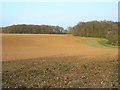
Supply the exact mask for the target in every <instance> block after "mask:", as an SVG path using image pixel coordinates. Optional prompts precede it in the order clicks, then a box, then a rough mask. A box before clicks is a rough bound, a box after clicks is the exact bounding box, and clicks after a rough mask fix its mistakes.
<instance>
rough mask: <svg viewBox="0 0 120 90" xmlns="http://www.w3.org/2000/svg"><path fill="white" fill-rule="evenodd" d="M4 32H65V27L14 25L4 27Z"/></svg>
mask: <svg viewBox="0 0 120 90" xmlns="http://www.w3.org/2000/svg"><path fill="white" fill-rule="evenodd" d="M2 33H18V34H63V33H64V28H63V27H60V26H51V25H25V24H21V25H12V26H7V27H2Z"/></svg>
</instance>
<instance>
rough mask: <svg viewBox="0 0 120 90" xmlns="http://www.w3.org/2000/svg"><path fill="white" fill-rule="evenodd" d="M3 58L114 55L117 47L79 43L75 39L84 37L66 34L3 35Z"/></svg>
mask: <svg viewBox="0 0 120 90" xmlns="http://www.w3.org/2000/svg"><path fill="white" fill-rule="evenodd" d="M2 39H3V40H2V45H3V48H2V49H3V55H2V56H3V60H4V61H5V60H18V59H28V58H39V57H46V56H54V55H57V56H76V55H80V56H81V55H83V56H87V57H94V58H95V57H97V58H98V57H104V55H105V56H116V55H117V54H118V51H117V49H107V48H96V47H91V46H89V45H85V44H80V43H78V42H77V40H86V39H94V38H84V37H77V36H68V35H36V34H34V35H26V34H25V35H20V34H17V35H16V34H15V35H13V34H11V35H3V37H2Z"/></svg>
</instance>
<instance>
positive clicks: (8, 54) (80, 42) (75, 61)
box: [2, 34, 118, 88]
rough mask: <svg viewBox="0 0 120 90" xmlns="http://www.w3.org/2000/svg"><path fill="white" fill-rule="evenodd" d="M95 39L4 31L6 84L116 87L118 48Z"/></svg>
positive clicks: (4, 75)
mask: <svg viewBox="0 0 120 90" xmlns="http://www.w3.org/2000/svg"><path fill="white" fill-rule="evenodd" d="M96 40H97V39H96V38H90V37H89V38H86V37H79V36H72V35H57V34H3V36H2V49H3V51H2V60H3V61H2V62H3V63H2V70H3V73H2V74H3V78H2V79H3V87H20V88H29V87H34V88H35V87H42V88H51V87H62V88H64V87H66V88H69V87H74V88H75V87H78V88H81V87H88V88H91V87H117V85H118V83H117V74H118V73H117V69H118V62H117V60H118V49H117V48H112V47H107V46H102V45H100V44H99V43H96ZM85 41H87V43H85ZM88 42H89V43H88Z"/></svg>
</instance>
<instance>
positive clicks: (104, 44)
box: [77, 38, 118, 48]
mask: <svg viewBox="0 0 120 90" xmlns="http://www.w3.org/2000/svg"><path fill="white" fill-rule="evenodd" d="M77 42H79V43H83V44H87V45H90V46H93V47H99V48H118V46H113V45H111V44H109V43H108V40H107V39H101V38H96V39H92V40H80V41H77Z"/></svg>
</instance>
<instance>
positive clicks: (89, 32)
mask: <svg viewBox="0 0 120 90" xmlns="http://www.w3.org/2000/svg"><path fill="white" fill-rule="evenodd" d="M119 26H120V23H118V22H112V21H89V22H80V23H78V24H77V25H75V26H73V27H69V28H68V29H67V30H64V28H63V27H60V26H51V25H25V24H21V25H12V26H7V27H2V33H18V34H72V35H76V36H83V37H96V38H105V39H107V40H108V43H109V44H112V45H118V43H119V40H118V33H119V34H120V32H118V28H119ZM119 45H120V44H119Z"/></svg>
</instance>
